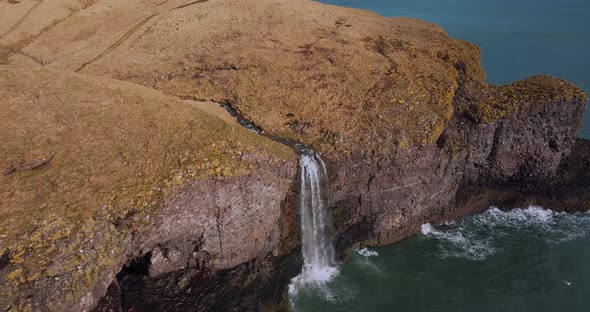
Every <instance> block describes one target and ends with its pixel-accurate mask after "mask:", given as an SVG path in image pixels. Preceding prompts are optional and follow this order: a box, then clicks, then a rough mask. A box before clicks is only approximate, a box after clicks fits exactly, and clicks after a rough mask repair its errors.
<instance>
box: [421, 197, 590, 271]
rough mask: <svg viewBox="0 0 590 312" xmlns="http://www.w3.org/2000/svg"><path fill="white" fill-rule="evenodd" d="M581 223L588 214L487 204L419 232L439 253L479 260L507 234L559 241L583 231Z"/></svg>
mask: <svg viewBox="0 0 590 312" xmlns="http://www.w3.org/2000/svg"><path fill="white" fill-rule="evenodd" d="M582 224H590V214H588V213H584V214H567V213H560V212H554V211H552V210H550V209H545V208H543V207H539V206H530V207H528V208H526V209H513V210H510V211H502V210H500V209H498V208H496V207H491V208H490V209H488V210H487V211H486V212H484V213H482V214H480V215H477V216H473V217H469V218H465V219H463V220H460V221H457V222H446V223H443V224H441V225H439V226H436V227H435V226H433V225H431V224H429V223H426V224H423V225H422V228H421V232H422V235H424V236H425V237H427V238H429V239H436V240H438V241H439V245H438V246H439V250H440V252H439V256H440V257H441V258H446V257H463V258H467V259H471V260H483V259H486V258H487V257H488V256H490V255H492V254H494V253H495V252H497V251H498V250H499V249H501V242H498V240H500V239H501V238H502V237H505V236H507V235H521V236H526V235H530V236H531V237H536V236H539V235H542V236H543V239H544V240H546V241H548V242H552V243H560V242H563V241H568V240H572V239H576V238H580V237H583V236H584V235H586V232H585V231H584V228H588V227H587V226H581V225H582Z"/></svg>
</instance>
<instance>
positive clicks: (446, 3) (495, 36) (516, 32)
mask: <svg viewBox="0 0 590 312" xmlns="http://www.w3.org/2000/svg"><path fill="white" fill-rule="evenodd" d="M321 2H324V3H329V4H335V5H340V6H347V7H354V8H362V9H368V10H372V11H375V12H377V13H379V14H381V15H384V16H409V17H415V18H420V19H424V20H427V21H430V22H433V23H436V24H438V25H441V26H442V27H443V28H444V29H445V30H446V31H447V32H448V33H449V34H450V35H451V36H453V37H455V38H461V39H465V40H469V41H471V42H473V43H476V44H477V45H479V46H480V47H481V48H482V62H483V65H484V68H485V70H486V73H487V78H488V81H489V82H490V83H494V84H505V83H509V82H512V81H516V80H520V79H523V78H526V77H528V76H532V75H536V74H547V75H551V76H556V77H559V78H564V79H567V80H569V81H571V82H573V83H575V84H576V85H578V86H580V87H581V88H583V89H584V90H586V92H587V93H588V94H590V1H588V0H534V1H533V0H323V1H321ZM581 136H582V137H585V138H589V139H590V108H587V110H586V115H585V119H584V127H583V129H582V132H581Z"/></svg>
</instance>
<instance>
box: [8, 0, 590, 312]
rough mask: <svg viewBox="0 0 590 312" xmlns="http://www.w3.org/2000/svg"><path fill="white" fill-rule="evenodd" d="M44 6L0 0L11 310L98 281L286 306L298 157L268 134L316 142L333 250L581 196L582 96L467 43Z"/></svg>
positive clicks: (124, 298) (198, 301)
mask: <svg viewBox="0 0 590 312" xmlns="http://www.w3.org/2000/svg"><path fill="white" fill-rule="evenodd" d="M55 3H57V5H56V7H45V5H47V4H46V3H45V2H42V3H41V4H39V5H37V1H32V0H31V1H29V0H22V1H20V2H19V3H18V4H11V2H10V1H9V2H6V1H5V2H0V35H2V37H1V38H0V64H8V65H0V108H1V109H0V131H1V132H0V133H2V138H3V139H4V141H3V142H2V149H0V172H3V173H4V174H3V175H0V184H1V185H2V188H0V197H1V198H2V206H1V207H0V225H1V227H0V290H1V293H0V307H2V308H3V309H5V310H8V309H12V310H15V311H26V310H41V311H43V310H49V311H83V310H86V311H88V310H90V309H92V308H94V307H95V306H96V305H97V304H98V302H99V299H100V298H101V297H102V296H104V295H105V294H106V293H107V288H109V285H111V286H110V288H109V291H108V294H107V296H106V297H105V298H104V300H102V301H101V305H100V306H99V307H98V308H97V309H99V310H101V309H102V310H104V309H108V308H109V307H110V306H114V308H116V306H117V304H118V303H119V301H118V300H117V299H121V304H120V305H122V306H123V307H125V308H134V311H138V310H139V311H142V310H157V311H166V310H175V311H194V310H239V311H257V310H273V309H274V310H278V309H282V308H284V306H282V305H280V302H281V299H282V298H281V297H282V294H284V290H285V286H286V284H287V283H288V281H289V280H290V278H291V277H292V276H294V275H295V274H296V273H297V271H298V269H299V267H300V265H301V259H300V253H299V250H298V248H299V244H300V243H299V241H300V238H299V232H298V222H297V220H296V218H297V215H296V214H297V212H296V209H295V201H296V197H295V196H296V194H295V193H296V192H297V186H298V181H296V180H297V175H296V170H297V166H296V164H295V161H296V155H295V153H294V151H293V150H292V149H290V148H289V147H287V146H284V145H282V144H279V143H277V142H275V141H273V140H271V139H269V138H279V139H281V140H282V141H283V142H285V140H284V139H288V140H291V141H290V142H292V141H300V142H303V143H305V144H306V145H308V146H312V147H313V148H314V149H315V150H317V151H319V152H321V153H322V158H323V159H324V160H325V161H326V163H327V167H328V172H329V182H330V186H329V190H328V191H329V194H330V196H329V205H330V208H331V210H332V212H333V216H334V220H333V221H334V240H335V242H336V246H337V249H338V251H339V252H340V254H341V255H342V254H344V253H345V251H346V250H348V249H349V248H350V247H351V246H354V245H355V244H360V243H362V244H365V245H379V244H388V243H392V242H395V241H397V240H399V239H402V238H404V237H406V236H408V235H411V234H413V233H416V232H417V231H418V230H419V226H420V225H421V224H423V223H426V222H435V221H438V220H441V219H444V218H451V217H458V216H461V215H463V214H466V213H473V212H477V211H481V210H482V209H485V208H487V205H489V204H490V203H496V204H497V203H498V202H503V203H517V202H524V201H527V202H531V201H532V202H535V201H537V202H539V203H552V204H557V203H558V202H559V203H561V202H568V203H569V204H570V206H571V207H575V208H568V207H570V206H568V207H565V206H564V207H562V208H564V209H566V208H567V209H570V210H573V209H588V208H589V207H588V205H587V203H588V200H587V195H584V194H588V192H586V191H587V190H588V187H589V185H588V182H589V180H588V179H587V177H586V176H585V175H584V172H586V173H587V172H590V170H588V164H587V162H585V161H584V158H580V157H581V156H577V155H576V154H583V155H585V154H587V153H585V152H584V151H586V150H587V148H586V145H588V144H587V142H585V141H578V143H575V142H576V136H577V133H578V131H579V128H580V125H581V118H582V112H583V109H584V106H585V105H586V102H587V98H586V95H585V94H584V93H583V92H582V91H581V90H580V89H579V88H577V87H575V86H572V85H571V84H569V83H567V82H565V81H563V80H560V79H555V78H551V77H545V76H537V77H532V78H529V79H527V80H524V81H520V82H516V83H514V84H511V85H507V86H491V85H487V84H486V83H485V81H484V72H483V69H482V67H481V63H480V52H479V48H478V47H477V46H475V45H473V44H470V43H468V42H465V41H460V40H455V39H453V38H450V37H449V36H448V35H447V34H446V33H445V32H444V31H443V30H442V29H441V28H439V27H438V26H436V25H432V24H429V23H426V22H422V21H418V20H415V19H408V18H384V17H381V16H378V15H377V14H375V13H372V12H368V11H360V10H354V9H346V8H339V7H334V6H329V5H324V4H320V3H317V2H313V1H304V0H302V1H291V0H257V1H254V0H248V1H230V0H216V1H213V0H211V1H181V0H171V1H156V0H153V1H152V0H149V1H139V0H133V1H119V2H105V1H69V0H62V1H55ZM11 5H13V6H12V7H11ZM64 7H67V8H68V9H67V12H66V11H63V10H62V8H64ZM7 8H12V10H11V11H10V12H13V15H14V16H11V17H10V18H8V17H7V18H3V17H4V15H6V14H7V13H6V12H9V10H8V9H7ZM46 12H50V13H51V14H42V13H46ZM31 19H33V20H34V21H35V23H33V22H32V20H31ZM154 89H155V90H154ZM211 101H212V102H216V103H225V105H229V106H231V107H232V108H233V109H234V110H236V112H238V113H239V114H241V116H243V117H244V118H246V119H248V120H249V121H251V122H252V123H253V124H254V125H255V126H257V127H259V128H260V129H261V130H262V131H261V133H264V134H265V136H260V135H258V134H256V133H253V132H251V131H248V130H247V129H245V128H243V127H241V126H240V125H239V124H238V123H236V122H234V121H233V120H232V119H231V118H230V116H229V115H227V114H224V112H222V111H220V110H219V109H218V108H217V107H216V105H215V103H212V102H211ZM574 143H575V145H574ZM572 145H573V146H574V149H575V150H576V151H577V152H575V153H574V154H572V155H571V156H569V157H568V155H569V154H570V149H571V147H572ZM548 181H551V183H548ZM544 185H550V187H549V186H544ZM573 186H575V188H572V187H573ZM553 190H559V191H558V193H557V194H556V195H555V196H550V197H548V196H547V193H550V192H549V191H553ZM584 196H586V197H584ZM564 198H567V200H563V199H564ZM552 208H560V207H555V206H553V207H552ZM122 267H123V269H122ZM117 273H118V278H115V275H116V274H117ZM119 286H120V287H119ZM119 292H120V294H119ZM119 296H120V297H121V298H118V297H119Z"/></svg>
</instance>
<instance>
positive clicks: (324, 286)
mask: <svg viewBox="0 0 590 312" xmlns="http://www.w3.org/2000/svg"><path fill="white" fill-rule="evenodd" d="M336 275H338V268H337V267H331V266H323V267H313V268H306V269H304V270H303V272H301V274H299V275H297V276H296V277H294V278H293V279H291V283H290V284H289V297H290V300H289V301H290V302H291V305H292V306H291V308H292V310H294V311H296V309H295V307H294V306H293V298H295V297H296V296H297V294H298V293H299V292H300V291H302V290H306V289H308V290H309V289H312V290H314V291H315V292H316V293H317V294H320V295H321V296H322V297H323V299H325V300H328V301H334V300H336V298H337V296H336V294H335V293H334V291H333V290H331V289H330V287H329V286H328V282H330V281H331V280H332V279H333V278H334V277H336Z"/></svg>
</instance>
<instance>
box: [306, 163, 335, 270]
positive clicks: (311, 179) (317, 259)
mask: <svg viewBox="0 0 590 312" xmlns="http://www.w3.org/2000/svg"><path fill="white" fill-rule="evenodd" d="M299 167H300V171H301V173H300V180H301V187H300V193H299V209H300V214H301V243H302V252H303V273H302V274H303V275H304V279H305V280H309V281H326V280H329V279H330V277H332V275H334V273H335V272H336V262H335V261H334V247H333V246H332V243H331V241H330V237H329V235H330V226H329V223H328V222H329V215H328V209H327V205H326V201H327V200H326V198H325V194H324V192H323V186H324V185H325V183H326V175H327V174H326V165H325V164H324V162H323V161H322V159H321V158H320V157H319V156H318V155H317V154H315V153H313V152H311V151H304V153H302V154H301V158H300V160H299Z"/></svg>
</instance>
